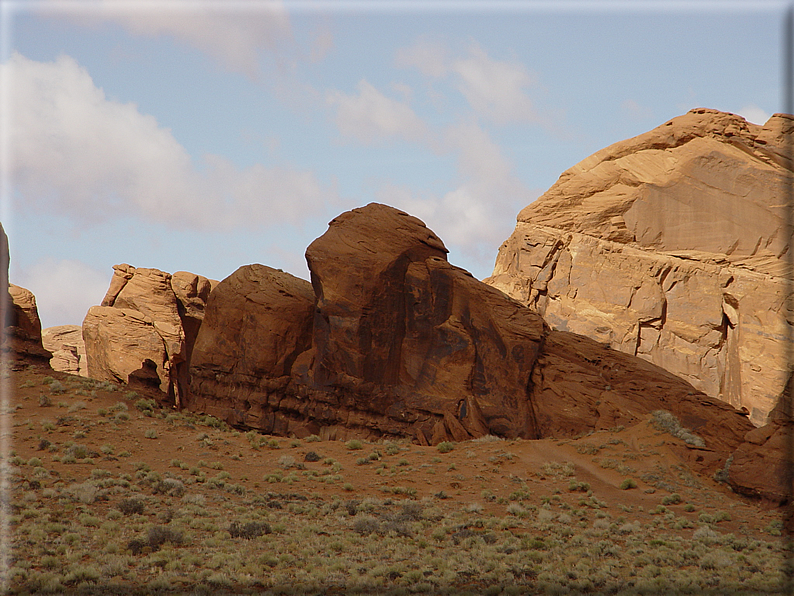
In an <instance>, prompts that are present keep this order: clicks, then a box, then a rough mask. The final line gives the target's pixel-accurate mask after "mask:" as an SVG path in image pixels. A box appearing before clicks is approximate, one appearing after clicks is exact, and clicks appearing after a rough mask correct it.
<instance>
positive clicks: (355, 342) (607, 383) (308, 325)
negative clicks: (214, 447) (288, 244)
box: [188, 204, 753, 471]
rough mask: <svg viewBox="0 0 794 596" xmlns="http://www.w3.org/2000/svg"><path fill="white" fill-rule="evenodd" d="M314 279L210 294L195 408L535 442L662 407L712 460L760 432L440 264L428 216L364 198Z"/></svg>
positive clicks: (238, 421)
mask: <svg viewBox="0 0 794 596" xmlns="http://www.w3.org/2000/svg"><path fill="white" fill-rule="evenodd" d="M306 257H307V261H308V263H309V269H310V271H311V279H312V282H311V285H310V284H308V283H307V282H305V281H303V280H299V279H297V278H294V277H292V276H291V275H289V274H286V273H283V272H280V271H276V270H273V269H270V268H268V267H264V266H261V265H250V266H246V267H242V268H241V269H239V270H238V271H237V272H235V273H234V274H233V275H232V276H230V277H229V278H227V279H225V280H223V281H222V282H221V283H220V284H219V285H218V286H217V288H216V289H215V290H213V292H212V294H211V296H210V299H209V302H208V304H207V308H206V316H205V319H204V323H203V324H202V326H201V328H200V330H199V335H198V339H197V340H196V344H195V347H194V351H193V357H192V363H191V378H192V383H191V393H190V398H189V399H190V401H189V404H188V407H190V408H191V409H196V410H199V411H203V412H207V413H210V414H213V415H215V416H218V417H220V418H222V419H224V420H226V421H227V422H229V423H231V424H233V425H237V426H240V427H248V428H256V429H259V430H261V431H264V432H268V433H275V434H294V435H296V436H299V437H300V436H306V435H308V434H318V435H320V436H321V437H324V438H346V437H350V436H358V437H369V438H376V437H383V436H403V437H411V438H414V439H416V440H417V441H419V442H421V443H438V442H440V441H443V440H455V441H460V440H466V439H470V438H474V437H479V436H483V435H485V434H489V433H491V434H497V435H501V436H505V437H522V438H528V439H531V438H541V437H548V436H556V437H563V436H573V435H576V434H579V433H581V432H586V431H588V430H594V429H600V428H611V427H614V426H617V425H620V424H623V425H628V424H633V423H636V422H638V421H640V420H642V419H643V418H644V417H646V416H647V415H648V414H649V413H650V412H651V411H653V410H656V409H666V410H669V411H670V412H672V413H673V414H675V415H676V416H678V417H679V419H680V420H681V421H682V424H684V425H685V426H687V427H689V428H691V429H692V430H693V431H694V432H696V433H697V434H699V435H700V436H702V437H703V438H704V439H705V440H706V448H703V449H686V450H684V451H685V453H683V454H682V455H683V457H685V458H687V459H688V460H690V461H691V462H692V463H693V465H694V466H695V467H696V468H698V469H701V470H710V471H714V470H716V469H717V468H718V467H719V466H721V465H723V464H724V461H725V460H726V458H727V456H728V454H729V453H730V452H732V451H733V450H735V449H736V448H737V447H738V446H739V444H741V442H742V441H743V437H744V435H745V434H746V433H747V432H748V431H749V430H751V429H752V428H753V426H752V424H750V422H749V421H748V420H747V418H746V417H745V416H743V415H742V414H741V413H740V412H738V411H736V410H735V409H734V408H732V407H730V406H729V405H727V404H725V403H723V402H721V401H719V400H717V399H714V398H710V397H708V396H707V395H705V394H704V393H702V392H700V391H698V390H696V389H695V388H694V387H692V385H690V384H689V383H687V382H685V381H683V380H682V379H680V378H678V377H676V376H674V375H672V374H670V373H669V372H667V371H665V370H663V369H661V368H659V367H658V366H655V365H653V364H651V363H648V362H645V361H643V360H641V359H638V358H636V357H634V356H633V355H628V354H625V353H621V352H618V351H615V350H612V349H610V348H608V347H605V346H604V345H602V344H600V343H598V342H596V341H594V340H592V339H588V338H586V337H580V336H576V335H574V334H572V333H565V332H554V331H550V330H549V328H548V326H547V325H546V324H545V323H544V321H543V319H542V318H541V317H540V316H539V315H538V314H537V313H536V312H533V311H532V310H531V309H529V308H526V307H525V306H523V305H522V304H521V303H519V302H518V301H516V300H513V299H511V298H510V297H508V296H506V295H505V294H503V293H502V292H500V291H498V290H496V289H494V288H492V287H490V286H488V285H486V284H484V283H482V282H479V281H477V280H476V279H474V278H473V277H472V276H471V275H470V274H469V273H468V272H466V271H464V270H463V269H460V268H458V267H455V266H453V265H451V264H449V263H448V262H447V260H446V249H445V248H444V245H443V243H442V242H441V240H440V239H439V238H438V237H437V236H436V235H435V234H433V233H432V231H430V230H429V229H428V228H427V227H426V226H425V225H424V224H423V223H422V222H421V221H419V220H418V219H416V218H414V217H411V216H410V215H407V214H405V213H403V212H400V211H398V210H396V209H392V208H390V207H386V206H384V205H377V204H371V205H368V206H366V207H363V208H360V209H354V210H353V211H351V212H348V213H344V214H342V215H341V216H339V217H337V218H336V219H334V220H333V221H332V222H331V223H330V224H329V229H328V231H327V232H326V233H325V234H324V235H323V236H321V237H320V238H318V239H317V240H316V241H315V242H313V243H312V244H311V245H310V246H309V248H308V249H307V251H306Z"/></svg>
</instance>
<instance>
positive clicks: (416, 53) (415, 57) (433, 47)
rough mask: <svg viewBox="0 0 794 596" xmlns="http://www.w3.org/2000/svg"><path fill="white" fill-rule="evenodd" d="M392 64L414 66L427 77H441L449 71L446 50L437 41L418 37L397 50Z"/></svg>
mask: <svg viewBox="0 0 794 596" xmlns="http://www.w3.org/2000/svg"><path fill="white" fill-rule="evenodd" d="M394 65H395V66H396V67H397V68H415V69H417V70H418V71H419V72H421V73H422V74H423V75H425V76H427V77H432V78H439V77H443V76H445V75H446V74H447V73H448V72H449V58H448V51H447V48H446V46H444V45H443V44H442V43H441V42H439V41H435V40H431V39H428V38H424V37H423V38H419V39H418V40H416V41H415V42H414V43H413V44H411V45H410V46H407V47H404V48H400V49H399V50H397V54H396V55H395V59H394Z"/></svg>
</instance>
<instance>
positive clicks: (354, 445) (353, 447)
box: [345, 439, 364, 451]
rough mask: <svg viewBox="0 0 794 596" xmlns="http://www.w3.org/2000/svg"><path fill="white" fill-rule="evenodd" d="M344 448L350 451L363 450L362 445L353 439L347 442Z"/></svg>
mask: <svg viewBox="0 0 794 596" xmlns="http://www.w3.org/2000/svg"><path fill="white" fill-rule="evenodd" d="M345 447H347V448H348V449H350V450H351V451H354V450H358V449H363V447H364V444H363V443H362V442H361V441H359V440H358V439H353V440H352V441H348V442H347V443H345Z"/></svg>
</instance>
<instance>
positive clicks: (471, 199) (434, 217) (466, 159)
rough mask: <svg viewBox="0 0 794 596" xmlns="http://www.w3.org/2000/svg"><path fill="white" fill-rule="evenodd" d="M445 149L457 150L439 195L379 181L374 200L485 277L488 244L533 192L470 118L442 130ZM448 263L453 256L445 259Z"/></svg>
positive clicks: (500, 236)
mask: <svg viewBox="0 0 794 596" xmlns="http://www.w3.org/2000/svg"><path fill="white" fill-rule="evenodd" d="M443 137H444V139H443V148H444V150H445V151H448V152H453V153H456V154H457V157H458V161H457V168H458V177H457V179H456V180H455V181H454V182H453V184H452V186H453V187H454V188H453V190H450V191H448V192H446V193H444V194H443V195H421V194H416V193H413V192H412V191H411V190H410V189H408V188H405V187H400V186H396V185H394V184H383V185H382V186H381V187H380V188H379V189H378V191H377V193H376V196H377V200H379V201H381V202H385V203H388V204H390V205H394V206H395V207H398V208H400V209H403V210H405V211H408V212H410V213H412V214H414V215H416V216H417V217H419V218H420V219H422V220H423V221H424V222H425V223H426V224H427V225H428V226H429V227H430V228H432V229H433V230H434V231H435V232H436V233H437V234H438V235H439V236H440V237H441V238H442V239H443V240H444V242H445V243H446V245H447V247H449V248H450V249H451V250H452V251H453V252H454V251H460V252H461V253H463V254H464V255H466V256H467V257H468V258H469V259H470V260H471V262H473V263H475V264H476V265H477V270H476V271H472V273H474V274H475V275H478V276H479V277H484V276H486V275H490V272H491V271H490V270H491V268H493V258H494V248H495V247H496V246H499V245H500V244H501V243H502V242H503V241H504V240H505V238H507V237H508V236H509V235H510V233H511V232H512V230H513V226H514V225H515V215H516V213H518V211H519V210H520V209H522V208H523V207H525V206H526V205H528V204H529V203H530V202H532V201H533V200H535V199H536V198H537V197H538V196H539V194H540V193H539V192H537V191H531V190H529V189H527V188H526V187H525V186H524V185H523V184H522V182H521V181H520V180H519V179H518V178H516V177H515V175H514V174H513V173H512V169H513V168H512V164H511V163H510V162H509V160H508V159H507V158H506V157H505V155H504V154H503V152H502V150H501V148H500V147H499V146H498V145H497V144H496V143H495V142H494V141H493V140H492V139H491V138H490V137H489V135H488V134H487V132H486V131H485V130H484V129H482V128H481V127H480V126H479V125H478V124H477V123H476V122H473V121H467V122H462V123H459V124H456V125H454V126H451V127H449V128H447V129H446V130H445V131H444V135H443ZM451 260H452V262H453V263H454V254H453V258H452V259H451Z"/></svg>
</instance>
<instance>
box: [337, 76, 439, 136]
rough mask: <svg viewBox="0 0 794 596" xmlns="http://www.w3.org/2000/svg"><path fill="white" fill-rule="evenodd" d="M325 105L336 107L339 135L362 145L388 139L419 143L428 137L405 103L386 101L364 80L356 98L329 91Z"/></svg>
mask: <svg viewBox="0 0 794 596" xmlns="http://www.w3.org/2000/svg"><path fill="white" fill-rule="evenodd" d="M327 101H328V103H329V104H330V105H332V106H334V107H336V125H337V127H338V128H339V131H340V132H341V133H342V134H343V135H345V136H350V137H354V138H356V139H358V140H359V141H361V142H362V143H372V142H375V141H379V140H381V139H383V138H388V137H393V138H401V139H405V140H409V141H421V140H422V139H424V138H426V136H427V132H428V131H427V127H426V125H425V123H424V122H423V121H422V120H421V119H420V118H419V117H418V116H417V115H416V114H415V113H414V111H413V110H412V109H411V108H410V107H409V106H408V105H407V104H406V103H403V102H400V101H397V100H396V99H391V98H389V97H386V96H385V95H383V93H381V92H380V91H378V90H377V89H375V87H373V86H372V85H371V84H370V83H369V82H367V81H366V80H364V79H362V80H361V81H360V82H359V83H358V94H354V95H347V94H345V93H342V92H341V91H331V92H329V93H328V95H327Z"/></svg>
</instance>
